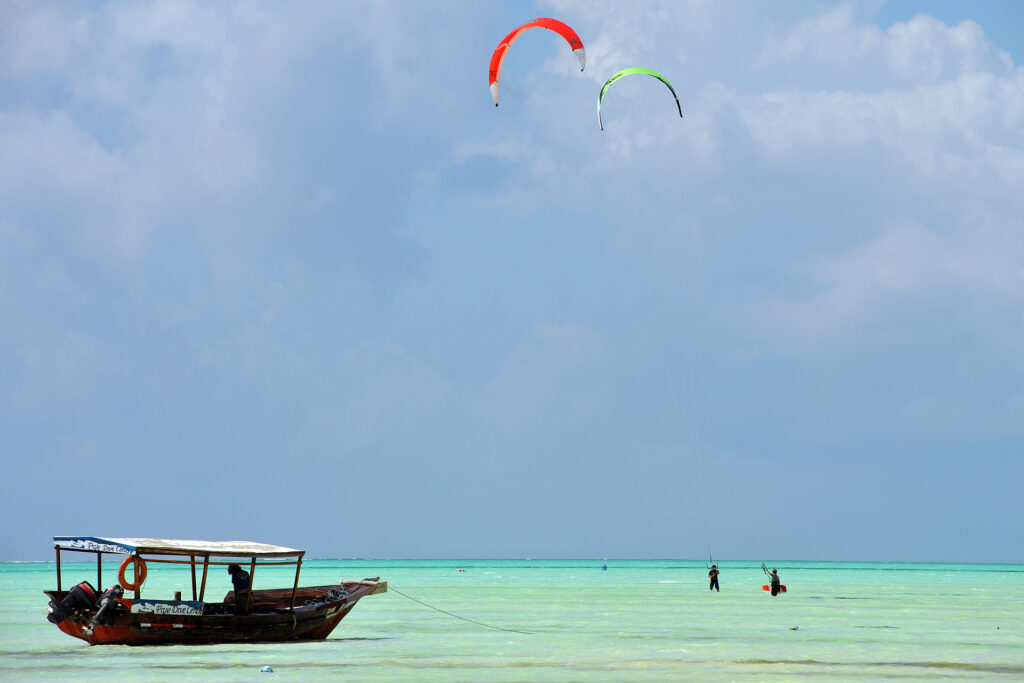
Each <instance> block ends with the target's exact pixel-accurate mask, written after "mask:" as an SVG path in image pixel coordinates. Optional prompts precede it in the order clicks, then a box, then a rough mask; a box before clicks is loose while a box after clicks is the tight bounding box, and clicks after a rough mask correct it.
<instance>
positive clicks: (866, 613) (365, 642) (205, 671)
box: [0, 560, 1024, 683]
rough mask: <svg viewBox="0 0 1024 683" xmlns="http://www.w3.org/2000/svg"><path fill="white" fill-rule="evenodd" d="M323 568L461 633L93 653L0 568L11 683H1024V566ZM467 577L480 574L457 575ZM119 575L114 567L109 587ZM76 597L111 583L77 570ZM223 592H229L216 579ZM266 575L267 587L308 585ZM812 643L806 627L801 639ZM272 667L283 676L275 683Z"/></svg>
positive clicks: (45, 583)
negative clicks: (385, 585) (775, 574)
mask: <svg viewBox="0 0 1024 683" xmlns="http://www.w3.org/2000/svg"><path fill="white" fill-rule="evenodd" d="M720 566H721V569H722V576H721V584H722V592H721V593H717V594H714V593H709V591H708V590H707V580H706V578H705V576H706V574H707V571H706V569H705V568H704V563H703V562H692V561H682V560H662V561H617V560H609V561H608V570H607V571H602V570H601V563H600V562H599V561H593V560H591V561H588V560H404V561H398V560H393V561H372V560H365V561H364V560H359V561H355V560H316V561H310V562H307V563H304V564H303V572H302V581H301V583H303V584H307V585H313V584H325V583H334V582H336V581H337V580H338V579H341V578H345V579H352V578H355V579H359V578H363V577H372V576H378V575H379V576H381V577H382V578H384V579H387V580H388V582H389V584H390V585H391V586H392V587H393V588H395V589H397V590H399V591H401V592H403V593H406V594H408V595H410V596H412V597H415V598H417V599H419V600H421V601H423V602H426V603H429V604H430V605H433V606H436V607H438V608H440V609H443V610H446V611H448V612H451V613H454V614H457V615H459V616H462V617H466V618H469V619H473V620H475V621H479V622H484V623H486V624H491V625H494V626H499V627H502V628H507V629H515V630H522V631H529V632H530V633H529V634H523V633H512V632H508V631H500V630H495V629H490V628H485V627H483V626H480V625H477V624H473V623H468V622H466V621H460V620H458V619H455V618H453V617H451V616H448V615H445V614H441V613H439V612H437V611H433V610H430V609H428V608H426V607H423V606H422V605H420V604H417V603H416V602H413V601H412V600H409V599H407V598H406V597H403V596H402V595H399V594H398V593H396V592H389V593H387V594H384V595H376V596H371V597H369V598H366V599H364V600H363V601H361V602H360V603H359V604H358V605H357V606H356V608H355V610H354V611H353V612H352V613H351V614H350V615H349V616H348V618H346V619H345V620H344V621H342V622H341V625H340V626H339V627H338V628H337V630H335V631H334V633H333V634H332V635H331V637H330V638H329V639H328V640H327V641H324V642H317V643H291V644H270V645H267V644H260V645H245V646H238V645H223V646H221V645H217V646H200V647H181V646H173V647H147V648H128V647H121V646H99V647H89V646H88V645H86V644H85V643H84V642H81V641H78V640H76V639H74V638H71V637H69V636H66V635H64V634H63V633H61V632H60V631H58V630H57V628H56V627H55V626H53V625H52V624H50V623H49V622H47V621H46V619H45V617H44V615H43V612H44V610H45V608H46V603H47V599H46V597H45V596H44V595H43V594H42V593H41V592H40V591H42V590H43V589H45V588H54V587H55V570H54V564H53V563H52V562H50V563H26V564H0V634H2V637H0V679H3V680H17V681H31V680H40V681H42V680H54V681H57V680H59V681H263V682H268V681H394V680H406V681H420V680H437V681H442V680H443V681H586V682H587V683H597V682H601V681H680V680H710V681H728V680H739V681H774V680H795V679H818V680H879V679H904V680H936V679H940V680H941V679H964V678H966V679H977V680H999V679H1003V680H1019V679H1024V566H1022V565H964V564H896V563H892V564H888V563H815V562H780V563H778V564H777V565H775V566H777V567H778V569H779V575H780V576H781V577H782V582H783V583H784V584H786V585H787V586H788V587H789V592H788V593H787V594H785V595H782V596H779V597H777V598H772V597H771V596H769V595H768V594H766V593H764V592H762V591H761V589H760V587H761V585H762V584H763V583H765V581H764V576H763V574H762V573H761V569H760V567H759V563H757V562H728V561H727V562H722V563H720ZM460 568H461V569H464V570H465V571H464V572H460V571H458V570H459V569H460ZM116 570H117V565H116V564H114V563H110V564H106V565H105V566H104V574H103V575H104V582H105V583H109V582H110V581H111V580H112V579H114V577H115V576H116ZM63 574H64V582H65V588H66V587H67V586H69V585H71V584H73V583H76V582H77V581H79V580H82V579H88V580H90V581H92V582H93V583H95V582H96V567H95V564H94V563H82V564H72V563H67V562H64V563H63ZM211 576H212V578H211V580H210V589H208V590H209V591H210V593H209V595H211V596H220V595H222V592H226V591H227V590H229V588H230V586H229V582H228V577H227V574H226V573H225V574H224V576H223V577H221V576H220V575H219V573H214V574H212V575H211ZM291 576H292V574H291V572H289V571H288V570H287V569H284V570H278V569H270V568H266V569H261V570H260V572H258V576H257V577H256V587H257V588H259V587H266V588H270V587H284V586H290V585H291ZM174 590H181V591H182V593H183V594H184V595H185V596H186V597H187V596H188V595H189V594H190V592H191V579H190V575H189V574H188V572H187V571H186V570H183V569H181V568H176V567H171V568H160V567H154V566H153V565H150V577H149V580H148V581H147V583H146V587H145V591H144V595H146V596H148V597H154V598H170V597H171V596H172V594H173V592H174ZM794 629H795V630H794ZM265 665H269V666H271V667H273V669H274V673H261V672H260V667H262V666H265Z"/></svg>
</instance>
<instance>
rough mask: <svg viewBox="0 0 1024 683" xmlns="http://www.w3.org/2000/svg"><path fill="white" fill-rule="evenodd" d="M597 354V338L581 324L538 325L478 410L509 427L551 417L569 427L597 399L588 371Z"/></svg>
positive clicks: (600, 349) (489, 387)
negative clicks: (554, 416)
mask: <svg viewBox="0 0 1024 683" xmlns="http://www.w3.org/2000/svg"><path fill="white" fill-rule="evenodd" d="M602 354H603V342H602V341H601V339H600V337H599V336H598V335H597V334H595V333H594V332H593V331H592V330H589V329H587V328H586V327H584V326H582V325H579V324H576V323H538V324H537V325H535V326H534V327H533V329H532V330H531V333H530V337H529V339H527V340H526V341H524V342H523V343H522V344H520V345H519V346H518V347H516V349H515V350H514V351H513V352H512V354H511V355H510V356H509V357H508V358H507V359H506V361H505V363H504V365H503V366H502V367H501V370H500V372H499V373H498V375H497V376H496V377H494V379H493V380H491V381H490V382H489V383H488V385H487V386H486V387H485V388H484V390H483V394H482V396H481V397H480V399H479V402H478V411H479V412H480V413H481V414H482V415H483V416H484V417H485V418H486V419H488V420H490V421H493V422H494V423H496V424H499V425H505V426H509V427H515V426H521V425H523V424H528V423H530V422H534V421H537V420H542V421H543V420H545V419H547V417H550V416H551V415H558V416H559V417H558V418H557V419H558V420H560V421H562V420H564V423H565V424H568V423H571V422H573V421H575V419H576V417H578V416H580V415H581V414H582V415H588V414H589V413H590V411H591V410H592V409H593V406H594V402H595V400H596V399H597V398H598V397H597V396H596V395H595V393H594V392H595V390H596V387H595V384H594V383H593V377H592V376H588V372H587V371H588V370H590V369H592V368H594V367H595V364H596V363H598V362H599V361H600V360H601V359H602ZM573 416H576V417H573Z"/></svg>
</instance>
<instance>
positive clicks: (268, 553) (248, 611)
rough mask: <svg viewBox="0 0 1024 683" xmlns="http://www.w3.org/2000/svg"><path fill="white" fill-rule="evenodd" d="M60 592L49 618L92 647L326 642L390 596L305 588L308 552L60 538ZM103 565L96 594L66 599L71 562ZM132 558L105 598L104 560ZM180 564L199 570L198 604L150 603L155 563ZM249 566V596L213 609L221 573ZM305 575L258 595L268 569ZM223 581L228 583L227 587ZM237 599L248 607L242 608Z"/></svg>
mask: <svg viewBox="0 0 1024 683" xmlns="http://www.w3.org/2000/svg"><path fill="white" fill-rule="evenodd" d="M53 542H54V547H55V549H56V552H57V590H48V591H44V593H46V595H48V596H49V597H50V610H49V613H48V614H47V618H48V619H49V620H50V621H51V622H53V623H55V624H56V625H57V626H58V628H60V630H61V631H63V632H64V633H67V634H68V635H71V636H75V637H76V638H81V639H82V640H84V641H86V642H88V643H89V644H90V645H101V644H114V645H171V644H175V645H184V644H199V643H238V642H269V641H288V640H323V639H324V638H326V637H327V636H328V635H329V634H330V633H331V631H333V630H334V628H335V627H336V626H337V625H338V623H339V622H340V621H341V620H342V619H344V618H345V617H346V616H347V615H348V613H349V612H351V611H352V608H353V607H355V604H356V603H357V602H358V601H359V600H360V599H361V598H364V597H366V596H367V595H374V594H376V593H383V592H385V591H387V582H386V581H381V580H380V579H379V578H373V579H362V580H359V581H340V582H339V583H337V584H334V585H329V586H306V587H300V586H299V572H300V570H301V569H302V558H303V556H304V555H305V551H304V550H295V549H293V548H284V547H281V546H275V545H267V544H264V543H253V542H250V541H225V542H215V541H187V540H176V539H163V538H97V537H94V536H55V537H54V539H53ZM62 551H63V552H68V551H71V552H75V553H91V554H94V555H95V556H96V586H95V587H94V586H93V585H92V584H91V583H90V582H89V581H81V582H80V583H78V584H76V585H75V586H72V587H71V589H70V590H63V587H62V577H61V553H62ZM106 554H115V555H124V556H125V558H124V561H123V562H122V563H121V566H120V571H119V572H118V581H117V583H115V584H112V585H110V586H108V587H107V589H106V590H105V591H104V590H103V562H102V560H103V556H104V555H106ZM154 563H160V564H173V565H179V566H182V567H183V568H187V569H190V570H191V587H192V591H191V598H192V599H191V600H182V598H181V592H180V591H176V592H175V595H174V596H173V599H170V600H158V599H153V598H151V597H150V598H143V597H142V586H143V584H144V583H145V580H146V574H147V572H148V567H147V565H148V564H154ZM233 564H236V565H239V566H240V567H241V568H242V569H243V570H244V571H246V572H248V574H249V586H250V587H251V588H252V589H251V590H248V591H242V592H241V594H240V595H239V596H236V595H235V592H234V591H229V592H228V593H227V595H225V596H224V599H223V600H220V601H212V602H211V601H207V600H206V588H207V579H208V575H209V570H210V568H211V567H214V568H222V567H228V566H230V565H233ZM288 565H294V566H295V580H294V582H293V583H292V586H291V587H290V588H278V589H264V590H255V588H253V587H254V586H256V585H257V583H258V581H259V580H260V578H261V576H262V574H263V573H265V572H263V573H261V571H260V570H261V569H262V568H265V567H268V566H288ZM218 580H220V579H218ZM236 600H244V601H245V604H244V605H241V604H240V605H237V606H236V604H235V603H236Z"/></svg>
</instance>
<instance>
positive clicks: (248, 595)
mask: <svg viewBox="0 0 1024 683" xmlns="http://www.w3.org/2000/svg"><path fill="white" fill-rule="evenodd" d="M255 574H256V558H255V556H254V557H253V558H252V562H250V563H249V591H248V592H247V593H246V594H245V613H246V614H248V613H249V610H251V609H252V577H253V576H254V575H255ZM235 600H238V596H237V595H236V596H235Z"/></svg>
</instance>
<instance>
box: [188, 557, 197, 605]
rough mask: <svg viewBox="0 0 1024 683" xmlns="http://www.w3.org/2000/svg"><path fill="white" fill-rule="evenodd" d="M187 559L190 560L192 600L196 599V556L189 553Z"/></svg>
mask: <svg viewBox="0 0 1024 683" xmlns="http://www.w3.org/2000/svg"><path fill="white" fill-rule="evenodd" d="M188 559H189V560H191V561H192V602H195V601H196V556H195V555H189V556H188Z"/></svg>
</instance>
